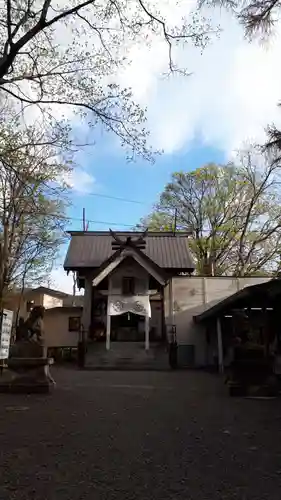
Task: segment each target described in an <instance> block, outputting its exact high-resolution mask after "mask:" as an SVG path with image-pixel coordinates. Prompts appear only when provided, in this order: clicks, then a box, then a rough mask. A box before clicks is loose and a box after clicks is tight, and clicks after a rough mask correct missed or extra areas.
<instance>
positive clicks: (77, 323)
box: [68, 316, 81, 332]
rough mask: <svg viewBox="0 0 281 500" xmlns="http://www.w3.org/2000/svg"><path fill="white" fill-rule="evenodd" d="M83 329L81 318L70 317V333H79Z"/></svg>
mask: <svg viewBox="0 0 281 500" xmlns="http://www.w3.org/2000/svg"><path fill="white" fill-rule="evenodd" d="M80 329H81V318H80V317H79V316H77V317H76V316H70V317H69V318H68V331H69V332H79V331H80Z"/></svg>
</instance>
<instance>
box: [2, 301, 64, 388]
mask: <svg viewBox="0 0 281 500" xmlns="http://www.w3.org/2000/svg"><path fill="white" fill-rule="evenodd" d="M44 312H45V309H44V307H42V306H35V307H34V308H33V309H32V311H31V313H30V315H29V317H28V318H27V320H26V321H21V322H19V325H18V327H19V328H18V332H17V341H16V343H15V344H14V345H12V346H11V349H10V356H9V358H8V360H7V366H8V370H6V372H5V377H4V376H3V377H2V378H1V380H0V392H26V393H32V392H49V391H50V389H51V388H52V387H54V386H55V381H54V379H53V378H52V376H51V374H50V371H49V366H50V365H51V364H52V363H53V360H52V359H51V358H48V353H47V347H46V346H45V345H44V335H43V333H44V332H43V330H44V329H43V317H44Z"/></svg>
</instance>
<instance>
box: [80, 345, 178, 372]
mask: <svg viewBox="0 0 281 500" xmlns="http://www.w3.org/2000/svg"><path fill="white" fill-rule="evenodd" d="M86 368H92V369H105V368H108V369H115V368H118V369H122V368H124V369H156V370H157V369H160V370H161V369H168V368H169V362H168V353H167V351H166V349H165V346H163V344H160V345H159V344H152V345H151V346H150V349H149V350H148V351H146V350H145V349H144V346H143V344H140V343H136V342H112V344H111V349H110V350H109V351H106V350H105V344H93V345H91V346H88V349H87V355H86Z"/></svg>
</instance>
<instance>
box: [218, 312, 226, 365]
mask: <svg viewBox="0 0 281 500" xmlns="http://www.w3.org/2000/svg"><path fill="white" fill-rule="evenodd" d="M217 338H218V361H219V372H220V373H223V372H224V366H223V345H222V332H221V320H220V318H217Z"/></svg>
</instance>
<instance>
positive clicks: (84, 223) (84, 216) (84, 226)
mask: <svg viewBox="0 0 281 500" xmlns="http://www.w3.org/2000/svg"><path fill="white" fill-rule="evenodd" d="M83 231H84V232H85V231H86V215H85V208H83Z"/></svg>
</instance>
